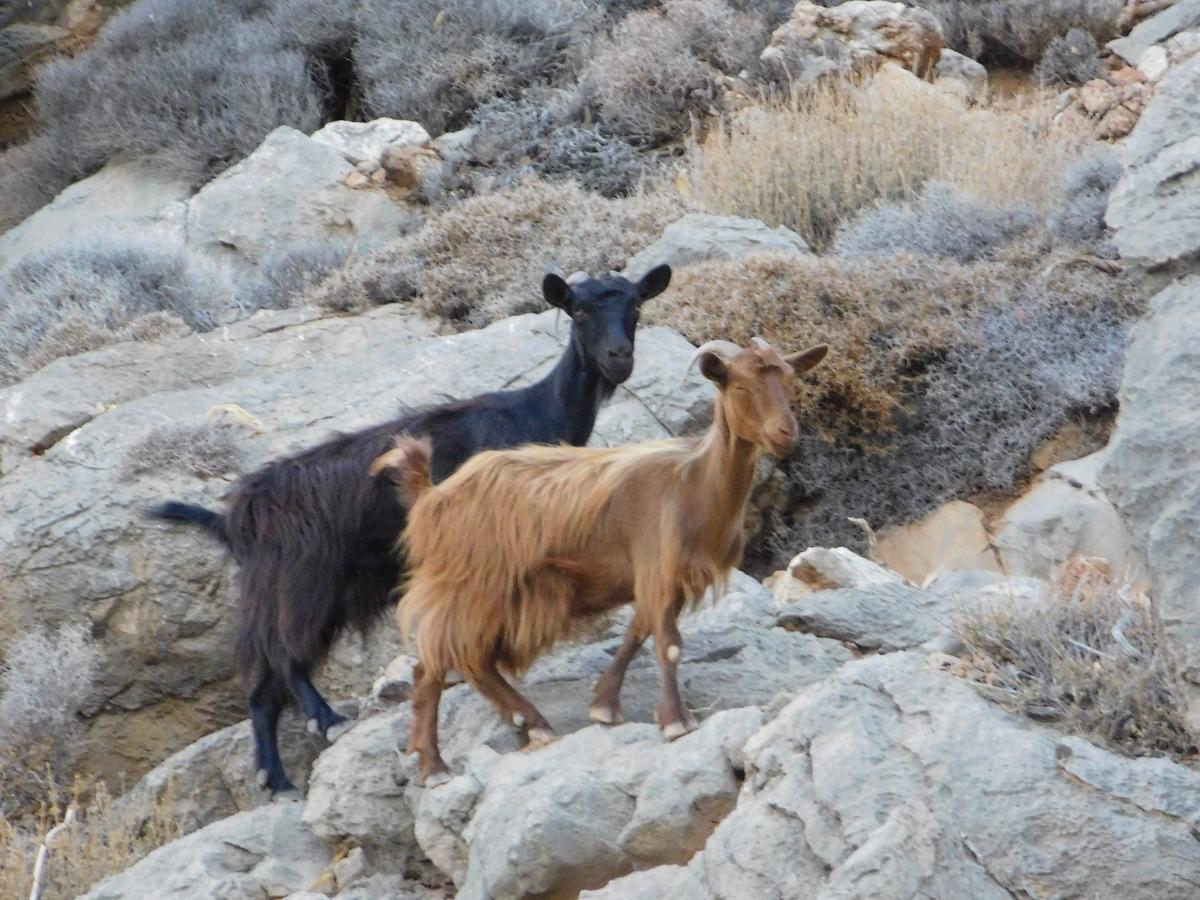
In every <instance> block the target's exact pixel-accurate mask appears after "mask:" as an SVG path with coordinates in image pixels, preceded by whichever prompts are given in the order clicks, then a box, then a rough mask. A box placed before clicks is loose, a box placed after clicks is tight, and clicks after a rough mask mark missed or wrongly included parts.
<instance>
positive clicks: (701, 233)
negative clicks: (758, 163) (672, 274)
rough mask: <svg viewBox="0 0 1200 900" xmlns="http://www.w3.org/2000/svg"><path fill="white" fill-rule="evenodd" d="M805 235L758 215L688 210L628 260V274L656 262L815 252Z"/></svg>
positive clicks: (634, 274) (633, 276)
mask: <svg viewBox="0 0 1200 900" xmlns="http://www.w3.org/2000/svg"><path fill="white" fill-rule="evenodd" d="M811 252H812V251H811V250H809V248H808V244H806V243H805V241H804V238H802V237H801V236H800V235H798V234H796V232H794V231H792V230H791V229H790V228H784V227H783V226H782V225H780V226H779V227H778V228H768V227H767V226H766V225H764V224H763V223H762V222H760V221H758V219H743V218H740V217H738V216H712V215H708V214H706V213H688V214H687V215H686V216H683V217H682V218H681V219H678V220H677V221H675V222H672V223H671V224H670V225H668V226H667V227H666V229H665V230H664V231H663V234H662V237H660V238H659V239H658V240H657V241H655V242H654V243H653V244H651V245H650V246H649V247H646V248H645V249H644V250H642V251H641V252H640V253H636V254H634V255H633V256H631V257H630V258H629V260H628V262H626V264H625V272H624V274H625V277H626V278H629V279H631V280H635V281H636V280H637V279H639V278H641V277H642V276H643V275H645V274H646V273H647V272H649V271H650V270H651V269H653V268H654V267H655V266H659V265H662V264H663V263H667V264H668V265H670V266H671V268H672V269H681V268H683V267H684V266H690V265H695V264H696V263H701V262H708V261H709V260H732V259H741V258H742V257H743V256H749V255H751V254H753V253H785V254H800V255H807V254H811Z"/></svg>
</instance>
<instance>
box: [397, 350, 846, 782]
mask: <svg viewBox="0 0 1200 900" xmlns="http://www.w3.org/2000/svg"><path fill="white" fill-rule="evenodd" d="M824 355H825V348H824V347H823V346H821V347H815V348H813V349H811V350H808V351H805V352H804V353H799V354H793V355H792V356H789V357H787V358H786V359H785V358H784V357H781V356H780V355H779V354H777V353H776V352H775V351H774V350H772V349H771V348H769V347H767V346H766V345H765V344H763V343H759V344H758V345H757V346H756V347H754V348H752V349H747V350H742V349H741V348H738V347H737V346H736V345H732V344H728V343H727V342H711V344H707V345H705V346H704V347H702V348H700V350H699V351H698V352H697V356H698V358H699V360H700V363H701V371H702V372H703V373H704V375H705V376H706V377H708V378H709V379H710V380H712V381H713V382H715V383H716V384H717V385H718V387H719V388H720V395H719V397H718V400H717V404H716V413H715V416H714V422H713V425H712V427H711V428H710V429H709V431H708V433H707V434H706V435H705V436H704V437H702V438H679V439H674V440H666V441H657V442H653V443H647V444H640V445H635V446H631V447H622V448H579V447H527V448H523V449H519V450H508V451H489V452H485V453H481V454H479V455H478V456H476V457H474V458H473V459H472V460H471V461H469V462H468V463H467V464H466V465H465V466H464V467H463V468H462V469H461V470H459V472H458V473H457V474H455V475H454V476H452V477H450V478H449V479H447V480H446V481H445V482H443V483H442V484H440V485H438V486H437V487H432V486H431V485H430V481H429V477H428V473H429V470H430V460H429V445H428V443H425V442H419V441H413V440H411V439H409V440H402V441H400V442H399V444H398V446H397V449H396V450H394V451H392V452H391V453H390V454H385V455H384V457H381V458H380V459H379V460H377V461H376V463H375V466H374V467H373V469H374V471H377V472H378V471H387V472H388V473H389V475H390V476H391V477H392V478H393V480H395V481H397V483H398V484H400V485H402V490H403V491H404V493H405V494H407V495H408V496H409V499H414V497H415V504H414V505H413V506H412V509H411V510H410V512H409V518H408V527H407V529H406V530H405V532H404V537H403V545H404V547H403V549H404V551H405V552H406V553H407V555H408V559H409V561H410V566H411V567H410V577H409V580H408V583H407V585H406V587H405V594H404V598H403V600H402V601H401V603H400V608H399V610H398V619H399V622H400V626H401V629H402V630H403V632H404V634H405V636H406V637H408V636H409V635H411V633H412V631H413V628H414V626H419V627H418V628H417V647H418V652H419V654H420V657H421V671H420V672H419V673H418V684H417V687H416V693H415V697H414V706H415V716H414V726H413V733H412V739H411V749H415V750H417V751H419V752H420V754H421V767H422V772H423V774H424V775H425V776H426V777H427V778H428V777H431V776H435V775H438V774H440V773H444V772H445V771H446V767H445V763H444V762H443V761H442V759H441V757H440V755H439V754H438V750H437V704H438V699H439V697H440V694H441V690H442V684H443V682H444V679H445V676H446V674H447V673H448V672H449V671H450V670H451V669H454V670H456V671H458V672H460V673H461V674H462V675H463V677H464V678H466V680H467V681H469V682H470V683H471V684H472V685H473V686H474V687H475V688H476V689H477V690H479V691H480V693H482V694H483V695H484V696H485V697H487V698H488V699H489V700H491V701H492V702H493V703H494V704H495V705H496V706H497V707H498V708H499V710H500V712H501V714H502V715H503V716H504V717H505V718H506V719H507V720H508V721H509V722H511V723H514V724H516V725H518V726H520V727H523V728H526V729H528V733H529V736H530V737H532V738H539V737H543V736H545V735H546V734H552V732H551V731H550V727H549V724H548V723H547V722H546V720H545V719H544V718H543V717H542V716H541V714H540V713H539V712H538V711H537V710H536V709H535V708H534V707H533V706H532V704H530V703H529V702H528V701H527V700H525V698H523V697H522V696H521V695H520V694H519V693H517V691H516V690H515V689H513V688H512V686H511V685H509V684H508V682H507V681H506V680H505V679H504V678H503V676H502V675H501V674H500V672H501V671H504V672H506V673H509V674H519V673H521V672H523V671H524V670H525V669H527V668H528V667H529V666H530V665H531V664H532V663H533V662H534V660H535V659H537V657H538V656H539V655H540V654H542V653H543V652H545V651H546V650H547V649H549V648H550V647H551V646H553V645H554V644H555V643H556V642H557V641H560V640H562V639H563V638H564V637H567V636H568V635H570V634H571V633H572V632H573V631H574V630H575V629H576V628H578V627H579V626H580V625H581V624H582V623H584V622H586V621H587V620H589V619H592V618H594V617H595V616H597V615H600V614H602V613H605V612H607V611H609V610H611V609H614V608H615V607H618V606H621V605H623V604H625V603H628V602H629V601H630V599H632V600H633V602H634V603H635V605H636V613H635V615H634V619H633V622H632V624H631V625H630V628H629V632H628V634H627V636H626V639H625V644H624V645H623V646H622V648H621V650H620V651H618V653H617V656H616V658H615V659H614V661H613V664H612V666H611V667H610V669H609V671H608V672H606V673H605V675H604V677H603V678H602V679H601V681H600V683H599V684H597V686H596V698H595V702H594V703H593V705H592V709H591V712H592V717H593V718H594V719H596V720H597V721H602V722H607V723H611V722H615V721H617V720H618V719H619V715H620V714H619V696H618V695H619V691H620V685H621V681H622V680H623V677H624V672H625V667H626V666H627V665H628V663H629V660H630V659H632V657H633V655H634V654H635V653H636V652H637V650H638V648H639V647H640V646H641V644H642V642H643V641H644V640H645V639H646V637H647V636H649V635H653V636H654V638H655V644H656V647H657V650H658V655H659V662H660V665H661V666H662V673H663V679H662V695H661V697H660V702H659V707H658V721H659V724H660V725H661V726H662V727H663V731H664V734H666V736H667V737H668V738H675V737H679V736H680V735H682V734H684V733H686V732H687V731H688V730H690V729H691V728H694V727H695V720H694V719H693V718H692V717H691V714H690V713H688V712H687V710H686V708H685V707H684V706H683V702H682V700H681V699H680V697H679V691H678V687H677V685H676V681H675V670H676V668H677V666H678V663H679V659H680V655H681V653H682V640H681V638H680V635H679V630H678V628H677V626H676V619H677V618H678V616H679V613H680V611H681V610H682V609H683V608H684V606H685V605H687V604H689V603H694V602H696V601H698V600H699V599H700V597H701V596H702V595H703V594H704V592H705V591H706V590H707V589H708V588H709V587H712V586H714V585H715V586H717V587H718V588H719V587H722V586H723V585H724V584H725V583H726V581H727V579H728V577H729V574H730V572H731V570H732V569H733V567H734V566H736V565H737V564H738V562H739V561H740V560H741V555H742V547H743V538H744V535H743V531H742V520H743V515H744V508H745V503H746V498H747V496H748V495H749V491H750V487H751V482H752V480H753V477H754V468H755V463H756V461H757V459H758V455H759V451H760V449H765V450H767V451H769V452H772V453H775V454H777V455H784V454H786V453H789V452H791V450H792V449H793V447H794V446H795V443H796V441H797V439H798V437H799V434H798V429H797V426H796V420H795V418H794V416H793V415H792V413H791V410H790V409H789V408H788V398H789V396H790V382H791V380H792V378H793V369H795V370H797V371H805V370H807V369H809V368H812V367H813V366H815V365H816V364H817V363H818V362H820V360H821V359H822V358H823V357H824Z"/></svg>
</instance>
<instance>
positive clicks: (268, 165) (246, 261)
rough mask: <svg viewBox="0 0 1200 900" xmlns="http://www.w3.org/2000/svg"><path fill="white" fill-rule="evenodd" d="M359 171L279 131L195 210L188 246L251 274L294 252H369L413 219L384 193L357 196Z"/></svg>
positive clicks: (198, 200) (320, 146)
mask: <svg viewBox="0 0 1200 900" xmlns="http://www.w3.org/2000/svg"><path fill="white" fill-rule="evenodd" d="M354 171H355V169H354V166H353V165H352V164H351V163H350V162H348V161H347V160H346V159H345V157H344V156H343V155H342V153H341V152H340V151H339V150H337V149H335V148H334V147H333V146H331V145H330V144H328V143H323V142H322V141H318V140H314V139H313V138H310V137H308V136H307V135H305V134H302V133H301V132H299V131H296V130H295V129H293V128H288V127H286V126H284V127H280V128H276V129H275V130H274V131H272V132H271V133H270V134H268V135H267V136H266V138H265V139H264V140H263V142H262V144H260V145H259V147H258V149H257V150H255V151H254V152H253V153H252V154H250V155H249V156H248V157H246V158H245V159H243V160H242V161H241V162H239V163H237V164H236V165H234V166H232V167H230V168H228V169H226V170H225V171H224V172H222V173H221V174H220V175H218V176H217V177H216V178H214V179H213V180H212V181H210V182H209V183H208V184H206V185H205V186H204V187H203V188H201V189H200V192H199V193H197V194H196V196H195V197H193V198H192V201H191V203H190V204H189V205H188V213H187V229H188V242H189V243H190V244H191V245H193V246H194V247H196V248H198V249H202V250H204V251H205V252H207V253H209V254H210V255H212V256H214V257H216V258H218V259H227V260H230V261H231V262H233V263H234V264H235V265H237V266H239V267H240V268H241V269H242V271H244V272H246V273H247V274H252V273H253V271H254V267H256V266H258V265H260V264H261V263H263V262H264V261H265V260H268V259H269V258H270V257H271V256H272V255H273V254H276V253H278V252H280V251H283V250H287V249H288V248H289V247H294V246H296V245H303V244H309V243H324V242H326V241H329V240H330V239H331V238H335V237H336V238H339V239H343V240H345V239H353V240H354V241H355V242H356V249H357V250H358V252H360V253H361V252H363V251H364V250H365V249H368V248H370V247H371V246H375V245H378V244H381V243H384V242H386V241H388V240H390V239H392V238H395V237H397V236H399V235H400V234H401V233H402V232H403V231H404V230H405V229H406V228H408V227H409V225H410V224H411V223H412V221H413V214H412V213H411V212H410V211H409V210H408V209H406V208H405V207H404V206H403V205H402V204H399V203H397V202H396V201H394V200H392V199H391V198H390V197H388V196H387V194H385V193H383V192H381V191H365V190H354V189H352V188H350V187H347V186H346V184H345V183H344V179H345V178H346V176H347V175H349V174H350V173H351V172H354Z"/></svg>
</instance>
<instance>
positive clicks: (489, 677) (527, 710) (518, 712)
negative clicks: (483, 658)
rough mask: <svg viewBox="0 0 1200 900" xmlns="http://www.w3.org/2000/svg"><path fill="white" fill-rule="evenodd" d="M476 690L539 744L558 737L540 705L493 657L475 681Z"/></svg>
mask: <svg viewBox="0 0 1200 900" xmlns="http://www.w3.org/2000/svg"><path fill="white" fill-rule="evenodd" d="M471 684H472V685H473V686H474V688H475V690H477V691H479V693H481V694H482V695H483V696H484V697H486V698H487V699H488V700H489V701H490V702H491V703H492V704H493V705H494V706H495V707H496V708H497V709H498V710H499V711H500V715H501V716H503V717H504V719H505V721H507V722H508V723H509V724H510V725H513V726H514V727H515V728H516V729H517V730H518V731H519V733H520V734H521V736H522V738H523V739H524V740H526V741H527V742H529V743H530V744H532V745H535V746H542V745H544V744H548V743H550V742H551V741H553V740H554V739H555V734H554V729H553V728H551V727H550V723H549V722H547V721H546V718H545V716H543V715H542V714H541V713H540V712H538V708H537V707H536V706H534V705H533V704H532V703H530V702H529V701H528V700H527V699H525V697H524V695H523V694H521V692H520V691H518V690H517V689H516V688H515V687H513V686H512V685H511V684H509V683H508V680H507V679H506V678H505V677H504V676H503V675H501V674H500V670H499V669H497V668H496V662H495V660H489V661H488V663H487V665H485V666H484V668H483V671H482V672H480V673H479V675H478V676H477V677H476V678H474V679H473V680H472V681H471Z"/></svg>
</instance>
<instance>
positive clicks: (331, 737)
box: [325, 719, 354, 744]
mask: <svg viewBox="0 0 1200 900" xmlns="http://www.w3.org/2000/svg"><path fill="white" fill-rule="evenodd" d="M353 727H354V720H353V719H343V720H342V721H341V722H335V723H334V724H332V725H330V726H329V727H328V728H326V729H325V740H327V741H329V743H331V744H332V743H333V742H334V741H336V740H337V739H338V738H340V737H341V736H342V735H343V734H345V733H346V732H347V731H349V730H350V729H351V728H353Z"/></svg>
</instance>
